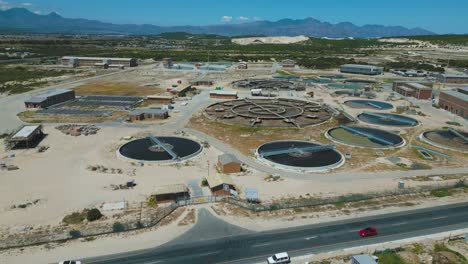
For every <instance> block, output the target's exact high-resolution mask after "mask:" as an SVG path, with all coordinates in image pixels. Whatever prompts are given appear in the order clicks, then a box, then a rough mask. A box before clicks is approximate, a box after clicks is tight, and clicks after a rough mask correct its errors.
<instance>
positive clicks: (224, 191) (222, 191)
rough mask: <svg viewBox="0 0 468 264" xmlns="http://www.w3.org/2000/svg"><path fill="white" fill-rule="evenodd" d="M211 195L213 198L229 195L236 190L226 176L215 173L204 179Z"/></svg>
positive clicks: (230, 179)
mask: <svg viewBox="0 0 468 264" xmlns="http://www.w3.org/2000/svg"><path fill="white" fill-rule="evenodd" d="M206 180H207V182H208V186H209V187H210V190H211V193H212V194H213V195H215V196H223V195H231V190H234V191H235V190H236V188H235V186H234V181H233V180H232V178H231V177H230V176H228V175H226V174H221V173H215V174H210V175H208V176H207V177H206Z"/></svg>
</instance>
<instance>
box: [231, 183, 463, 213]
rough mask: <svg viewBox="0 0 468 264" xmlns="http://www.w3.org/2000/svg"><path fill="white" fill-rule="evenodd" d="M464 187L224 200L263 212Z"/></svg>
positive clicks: (449, 186) (440, 185)
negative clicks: (258, 201)
mask: <svg viewBox="0 0 468 264" xmlns="http://www.w3.org/2000/svg"><path fill="white" fill-rule="evenodd" d="M462 187H466V183H465V181H464V180H460V181H458V182H455V183H444V184H437V185H424V186H418V187H412V188H402V189H395V190H392V191H383V192H369V193H355V194H348V195H342V196H336V197H326V198H322V197H310V198H300V199H285V200H281V201H275V202H266V203H253V202H249V201H246V200H242V199H238V198H235V197H228V198H226V201H227V202H228V203H229V204H232V205H236V206H239V207H242V208H245V209H248V210H251V211H254V212H263V211H275V210H281V209H293V208H299V207H309V206H321V205H329V204H339V203H349V202H359V201H366V200H370V199H377V198H385V197H390V196H398V195H408V194H417V193H425V192H433V191H441V190H449V189H453V188H462Z"/></svg>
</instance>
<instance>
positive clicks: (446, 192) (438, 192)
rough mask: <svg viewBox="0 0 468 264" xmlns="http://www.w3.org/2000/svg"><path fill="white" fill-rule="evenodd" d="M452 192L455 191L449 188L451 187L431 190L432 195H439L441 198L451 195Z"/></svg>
mask: <svg viewBox="0 0 468 264" xmlns="http://www.w3.org/2000/svg"><path fill="white" fill-rule="evenodd" d="M452 194H453V192H452V191H451V190H449V189H441V190H432V191H431V195H432V196H435V197H439V198H442V197H447V196H451V195H452Z"/></svg>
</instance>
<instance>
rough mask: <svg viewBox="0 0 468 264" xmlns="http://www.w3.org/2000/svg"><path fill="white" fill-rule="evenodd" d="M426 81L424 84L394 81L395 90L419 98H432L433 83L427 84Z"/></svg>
mask: <svg viewBox="0 0 468 264" xmlns="http://www.w3.org/2000/svg"><path fill="white" fill-rule="evenodd" d="M425 84H426V83H424V84H422V83H419V82H401V81H397V82H393V91H395V92H397V93H399V94H401V95H403V96H406V97H414V98H417V99H422V100H426V99H431V98H432V87H431V86H432V84H431V86H426V85H425Z"/></svg>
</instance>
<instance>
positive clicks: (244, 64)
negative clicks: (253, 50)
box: [237, 61, 249, 70]
mask: <svg viewBox="0 0 468 264" xmlns="http://www.w3.org/2000/svg"><path fill="white" fill-rule="evenodd" d="M248 68H249V65H248V64H247V62H243V61H241V62H239V64H238V65H237V69H239V70H247V69H248Z"/></svg>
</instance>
